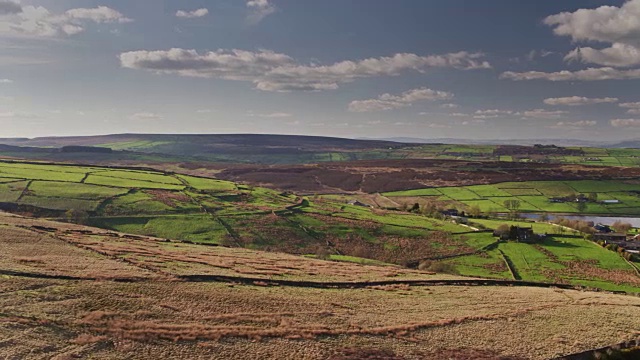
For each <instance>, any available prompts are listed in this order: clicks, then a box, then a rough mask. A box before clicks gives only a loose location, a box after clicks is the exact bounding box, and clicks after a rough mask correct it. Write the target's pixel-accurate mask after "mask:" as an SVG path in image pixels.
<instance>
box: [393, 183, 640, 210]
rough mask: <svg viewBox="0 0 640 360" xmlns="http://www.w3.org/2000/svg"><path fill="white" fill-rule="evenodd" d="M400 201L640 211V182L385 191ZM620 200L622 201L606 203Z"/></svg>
mask: <svg viewBox="0 0 640 360" xmlns="http://www.w3.org/2000/svg"><path fill="white" fill-rule="evenodd" d="M590 194H595V196H596V197H597V198H596V200H595V201H589V202H588V203H586V204H584V205H585V207H584V208H583V209H581V208H580V206H579V204H578V203H576V202H575V201H574V202H571V201H567V202H552V201H551V200H550V199H551V198H560V197H570V196H574V197H575V196H577V195H584V196H589V195H590ZM384 195H385V196H388V197H390V198H392V199H396V200H397V201H400V202H401V201H403V198H406V199H416V198H417V199H418V200H420V199H422V200H436V201H444V202H450V203H452V204H453V205H455V204H458V205H460V207H461V208H462V209H464V208H469V207H471V206H478V207H479V208H480V210H481V211H483V212H489V213H494V212H507V211H508V209H506V208H505V207H504V202H505V201H506V200H518V201H520V208H519V211H522V212H552V213H581V214H615V215H639V214H640V182H638V181H636V180H629V181H625V180H600V181H595V180H578V181H525V182H505V183H499V184H494V185H473V186H463V187H440V188H426V189H416V190H406V191H395V192H389V193H385V194H384ZM603 200H618V201H619V202H618V203H613V204H608V203H603V202H602V201H603Z"/></svg>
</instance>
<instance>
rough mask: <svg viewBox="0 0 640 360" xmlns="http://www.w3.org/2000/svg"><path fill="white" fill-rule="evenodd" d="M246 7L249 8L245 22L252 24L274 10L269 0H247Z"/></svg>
mask: <svg viewBox="0 0 640 360" xmlns="http://www.w3.org/2000/svg"><path fill="white" fill-rule="evenodd" d="M247 8H248V9H249V15H248V16H247V22H248V23H249V24H253V25H255V24H257V23H259V22H260V21H262V19H264V18H266V17H267V16H269V15H271V14H273V13H274V12H276V7H275V6H274V5H273V4H271V3H270V2H269V0H249V1H247Z"/></svg>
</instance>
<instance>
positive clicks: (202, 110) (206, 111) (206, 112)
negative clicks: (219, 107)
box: [196, 109, 213, 114]
mask: <svg viewBox="0 0 640 360" xmlns="http://www.w3.org/2000/svg"><path fill="white" fill-rule="evenodd" d="M212 112H213V110H211V109H199V110H196V113H197V114H210V113H212Z"/></svg>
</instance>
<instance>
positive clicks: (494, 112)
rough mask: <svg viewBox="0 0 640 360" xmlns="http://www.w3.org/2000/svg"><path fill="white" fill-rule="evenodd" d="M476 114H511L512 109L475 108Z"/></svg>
mask: <svg viewBox="0 0 640 360" xmlns="http://www.w3.org/2000/svg"><path fill="white" fill-rule="evenodd" d="M475 114H476V115H511V114H513V111H512V110H499V109H488V110H476V112H475Z"/></svg>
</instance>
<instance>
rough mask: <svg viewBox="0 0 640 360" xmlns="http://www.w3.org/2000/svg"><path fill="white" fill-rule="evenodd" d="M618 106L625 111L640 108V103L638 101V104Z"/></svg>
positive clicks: (630, 103) (631, 103) (629, 103)
mask: <svg viewBox="0 0 640 360" xmlns="http://www.w3.org/2000/svg"><path fill="white" fill-rule="evenodd" d="M618 106H620V107H621V108H625V109H634V108H640V101H638V102H628V103H621V104H618Z"/></svg>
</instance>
